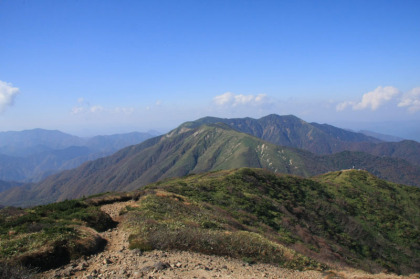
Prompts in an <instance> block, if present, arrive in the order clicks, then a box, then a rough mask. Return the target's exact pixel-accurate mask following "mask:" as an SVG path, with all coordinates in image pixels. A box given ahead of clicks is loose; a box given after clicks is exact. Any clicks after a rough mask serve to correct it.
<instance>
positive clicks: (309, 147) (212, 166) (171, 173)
mask: <svg viewBox="0 0 420 279" xmlns="http://www.w3.org/2000/svg"><path fill="white" fill-rule="evenodd" d="M419 146H420V144H419V143H417V142H414V141H402V142H397V143H389V142H382V141H381V140H379V139H376V138H373V137H369V136H366V135H363V134H360V133H354V132H351V131H346V130H343V129H339V128H336V127H333V126H330V125H326V124H316V123H307V122H305V121H303V120H301V119H299V118H297V117H295V116H278V115H269V116H266V117H263V118H260V119H252V118H242V119H220V118H213V117H206V118H202V119H199V120H197V121H192V122H186V123H184V124H182V125H180V126H179V127H178V128H176V129H174V130H172V131H171V132H169V133H167V134H165V135H161V136H157V137H154V138H151V139H148V140H146V141H144V142H142V143H140V144H137V145H133V146H129V147H126V148H124V149H122V150H120V151H118V152H116V153H115V154H113V155H111V156H108V157H103V158H99V159H97V160H94V161H90V162H86V163H84V164H82V165H81V166H80V167H78V168H75V169H72V170H67V171H63V172H60V173H58V174H54V175H51V176H49V177H47V178H46V179H44V180H42V181H41V182H39V183H36V184H32V185H29V186H28V185H27V186H26V187H15V188H12V189H9V190H7V191H5V192H3V193H0V204H3V205H33V204H42V203H49V202H53V201H57V200H64V199H71V198H77V197H81V196H88V195H92V194H96V193H101V192H107V191H126V190H133V189H137V188H139V187H143V186H144V185H146V184H148V183H150V182H155V181H158V180H162V179H165V178H170V177H179V176H185V175H189V174H192V173H201V172H208V171H216V170H222V169H233V168H240V167H256V168H265V169H267V170H271V171H273V172H275V173H289V174H294V175H299V176H304V177H308V176H313V175H317V174H321V173H326V172H330V171H338V170H342V169H352V168H356V169H365V170H367V171H369V172H370V173H372V174H374V175H376V176H378V177H381V178H383V179H387V180H389V181H393V182H396V183H401V184H407V185H416V186H420V184H419V181H420V164H419V162H418V161H419V158H420V155H419V152H420V148H419ZM305 149H306V150H305ZM349 150H350V151H349Z"/></svg>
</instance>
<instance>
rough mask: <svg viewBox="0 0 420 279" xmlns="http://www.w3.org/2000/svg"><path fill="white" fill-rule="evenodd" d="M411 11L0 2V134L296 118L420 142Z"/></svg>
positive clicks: (418, 54)
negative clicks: (211, 118) (211, 119)
mask: <svg viewBox="0 0 420 279" xmlns="http://www.w3.org/2000/svg"><path fill="white" fill-rule="evenodd" d="M419 18H420V2H418V1H319V2H314V1H290V2H286V1H176V2H175V1H52V0H51V1H19V0H17V1H11V0H6V1H0V28H1V30H2V41H1V42H0V131H19V130H26V129H34V128H42V129H51V130H60V131H63V132H66V133H70V134H74V135H78V136H93V135H100V134H115V133H125V132H132V131H140V132H146V131H148V130H157V131H159V132H167V131H169V130H171V129H173V128H175V127H176V126H178V125H180V124H181V123H183V122H185V121H192V120H196V119H199V118H201V117H205V116H214V117H222V118H237V117H252V118H260V117H263V116H265V115H268V114H271V113H275V114H278V115H288V114H293V115H296V116H297V117H299V118H301V119H303V120H305V121H307V122H317V123H327V124H330V125H334V126H336V127H339V128H344V129H352V130H355V131H359V130H370V131H373V132H377V133H383V134H388V135H393V136H398V137H402V138H407V139H414V140H417V141H420V79H419V77H420V67H419V65H420V36H419V34H420V21H419V20H418V19H419Z"/></svg>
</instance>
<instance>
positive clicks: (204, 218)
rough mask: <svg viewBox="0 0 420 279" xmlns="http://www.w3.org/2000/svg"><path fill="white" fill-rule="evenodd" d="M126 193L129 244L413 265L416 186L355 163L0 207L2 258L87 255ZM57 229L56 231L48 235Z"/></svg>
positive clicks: (287, 263)
mask: <svg viewBox="0 0 420 279" xmlns="http://www.w3.org/2000/svg"><path fill="white" fill-rule="evenodd" d="M184 132H185V131H184ZM172 136H176V135H175V134H174V135H172ZM130 199H132V200H134V203H130V206H126V207H125V208H124V209H123V210H122V211H121V212H120V217H121V223H120V229H123V230H124V231H125V232H126V233H128V234H129V238H128V240H129V245H130V248H131V249H140V250H141V251H148V250H151V249H160V250H172V249H175V250H187V251H193V252H199V253H203V254H212V255H222V256H230V257H234V258H239V259H242V260H245V261H247V262H250V263H253V262H264V263H269V264H274V265H277V266H281V267H287V268H292V269H299V270H302V269H315V270H325V269H329V268H332V269H335V268H342V267H352V268H356V269H363V270H365V271H368V272H372V273H377V272H387V273H388V272H394V273H397V274H406V275H408V274H412V273H415V272H418V271H419V269H420V261H419V259H420V241H419V239H420V219H419V218H420V189H419V188H417V187H410V186H404V185H397V184H395V183H391V182H387V181H385V180H382V179H379V178H377V177H375V176H373V175H372V174H370V173H368V172H366V171H362V170H343V171H336V172H329V173H326V174H322V175H319V176H316V177H313V178H302V177H299V176H294V175H285V174H276V173H274V172H272V171H268V170H264V169H255V168H240V169H231V170H221V171H212V172H206V173H201V174H193V175H188V176H184V177H181V178H170V179H165V180H162V181H159V182H156V183H153V184H149V185H147V186H146V187H144V188H142V189H140V190H135V191H132V192H126V193H105V194H102V195H96V196H92V197H88V198H84V199H81V200H74V201H64V202H60V203H54V204H49V205H46V206H38V207H35V208H28V209H13V208H5V209H2V210H0V224H1V226H0V228H1V230H0V239H1V240H2V245H0V264H1V262H2V261H4V260H7V261H21V262H23V263H26V264H27V263H29V262H30V260H31V259H34V256H36V257H37V259H38V260H37V261H35V262H36V263H37V264H39V266H40V267H42V268H43V269H48V268H49V267H48V262H46V261H43V260H42V259H48V258H56V259H57V257H55V253H58V252H54V251H60V253H63V249H65V251H66V252H67V253H68V255H67V258H66V259H62V260H61V262H57V261H56V262H53V263H52V265H53V266H59V265H60V264H65V263H66V261H69V260H70V259H71V258H76V257H81V256H83V255H88V254H91V253H95V251H97V249H98V247H97V245H92V243H101V239H100V238H99V239H98V236H97V234H96V233H95V231H93V230H92V228H93V229H95V230H98V231H102V230H106V229H107V228H108V227H109V226H112V222H111V221H110V220H109V216H108V217H107V216H106V215H104V214H103V213H101V212H100V211H99V210H98V208H99V206H100V205H102V204H109V203H118V202H121V201H128V200H130ZM84 226H86V227H90V229H88V228H84ZM76 230H78V231H84V232H85V233H82V234H80V233H79V234H77V233H74V232H75V231H76ZM11 231H12V232H13V233H10V232H11ZM59 232H63V234H62V237H61V238H60V241H56V239H57V237H58V234H57V233H59ZM47 236H49V237H47ZM85 238H87V239H92V241H86V240H84V239H85ZM23 242H25V245H20V244H21V243H23ZM43 243H44V244H43ZM66 243H69V244H72V245H66ZM44 245H47V247H49V248H48V249H43V248H42V247H43V246H44ZM75 245H76V246H75ZM77 245H78V246H77ZM83 245H85V246H86V245H87V247H84V246H83ZM17 247H18V249H17ZM54 247H56V248H54ZM60 247H61V248H60ZM74 247H76V248H74ZM59 248H60V249H59ZM32 262H34V261H32ZM389 276H392V274H389Z"/></svg>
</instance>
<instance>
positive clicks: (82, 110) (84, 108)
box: [71, 98, 135, 114]
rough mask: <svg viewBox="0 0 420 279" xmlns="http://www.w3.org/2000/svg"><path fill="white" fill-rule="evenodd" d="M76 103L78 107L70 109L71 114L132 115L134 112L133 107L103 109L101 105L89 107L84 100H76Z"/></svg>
mask: <svg viewBox="0 0 420 279" xmlns="http://www.w3.org/2000/svg"><path fill="white" fill-rule="evenodd" d="M77 103H78V105H77V106H75V107H73V108H72V109H71V114H87V113H90V114H99V113H102V112H103V113H109V114H111V113H112V114H132V113H133V112H134V111H135V109H134V108H133V107H113V108H105V107H103V106H101V105H90V103H89V102H87V101H85V99H84V98H79V99H77Z"/></svg>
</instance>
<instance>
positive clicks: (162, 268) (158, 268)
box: [153, 262, 170, 271]
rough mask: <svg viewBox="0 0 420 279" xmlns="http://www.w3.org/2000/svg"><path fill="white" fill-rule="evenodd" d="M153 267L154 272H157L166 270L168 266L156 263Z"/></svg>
mask: <svg viewBox="0 0 420 279" xmlns="http://www.w3.org/2000/svg"><path fill="white" fill-rule="evenodd" d="M153 267H154V268H155V270H156V271H159V270H164V269H167V268H168V267H170V265H169V264H168V263H164V262H157V263H155V264H154V265H153Z"/></svg>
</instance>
